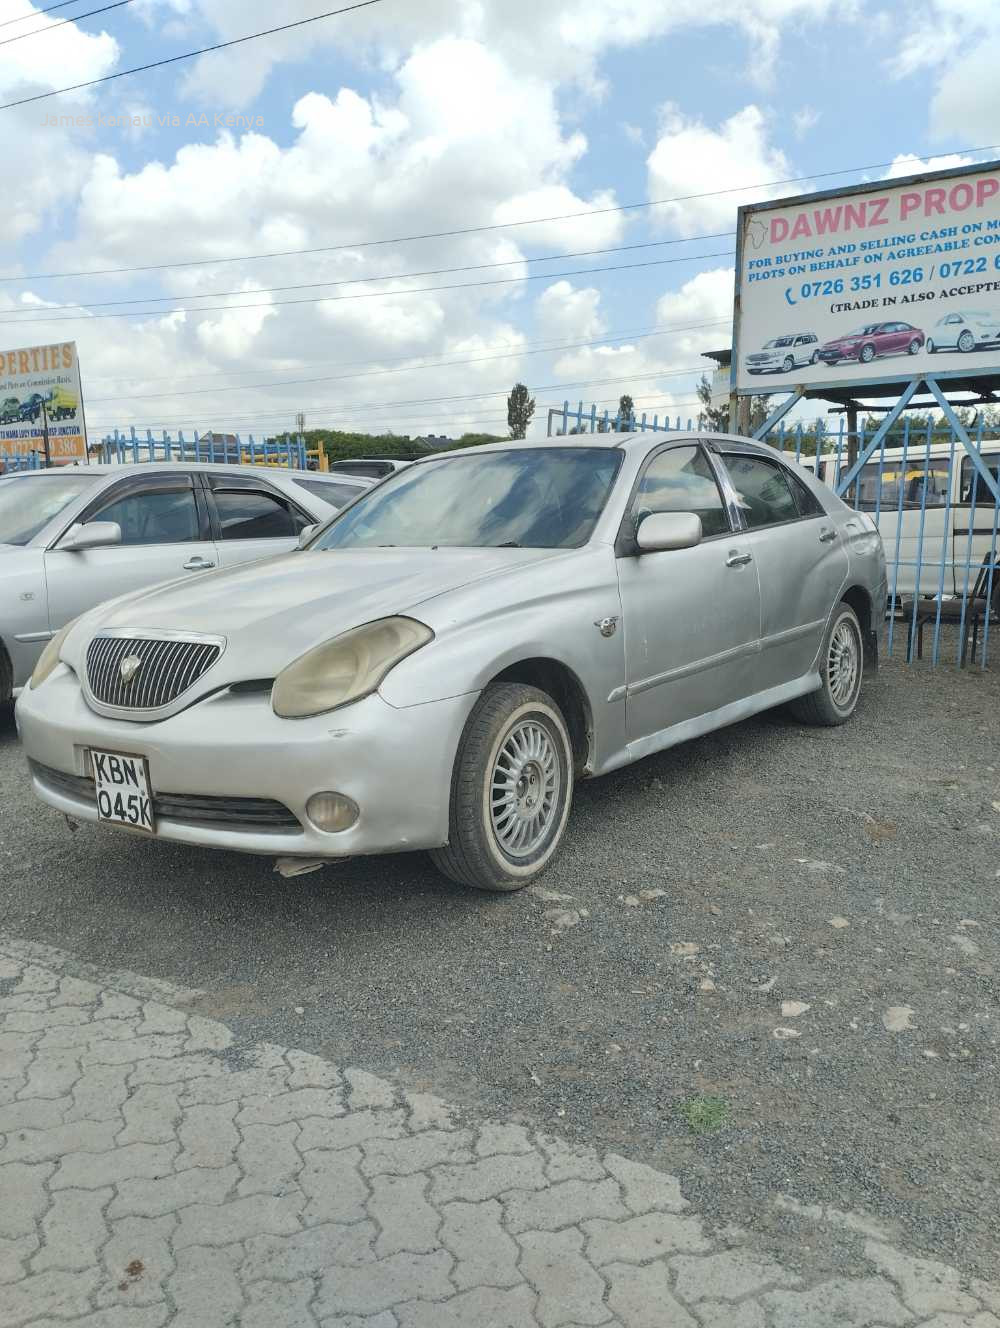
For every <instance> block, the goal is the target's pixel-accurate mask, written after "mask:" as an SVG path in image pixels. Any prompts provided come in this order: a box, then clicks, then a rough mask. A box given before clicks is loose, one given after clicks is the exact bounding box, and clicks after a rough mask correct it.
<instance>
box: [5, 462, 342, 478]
mask: <svg viewBox="0 0 1000 1328" xmlns="http://www.w3.org/2000/svg"><path fill="white" fill-rule="evenodd" d="M179 467H183V468H184V469H185V470H202V471H207V472H209V473H210V474H215V475H245V474H247V472H250V473H252V474H254V475H285V476H288V477H289V478H290V479H295V478H296V477H297V476H301V475H308V476H309V478H310V479H326V478H327V475H326V473H325V472H323V471H320V470H300V469H298V468H297V467H292V466H252V465H250V466H244V465H227V464H226V463H225V462H222V461H215V462H212V461H181V460H180V459H178V460H177V461H137V462H134V463H133V462H131V461H110V462H109V461H91V462H90V463H89V464H88V463H87V462H79V461H77V462H69V463H67V464H66V465H62V466H50V467H49V468H48V469H47V470H20V471H16V472H14V473H15V474H17V475H20V476H24V477H31V478H38V477H39V476H49V475H60V474H67V473H68V474H70V475H93V476H94V477H95V479H96V478H98V477H99V476H101V475H148V474H150V473H152V474H166V475H169V474H170V473H171V472H173V471H176V470H177V469H178V468H179ZM5 478H6V477H5Z"/></svg>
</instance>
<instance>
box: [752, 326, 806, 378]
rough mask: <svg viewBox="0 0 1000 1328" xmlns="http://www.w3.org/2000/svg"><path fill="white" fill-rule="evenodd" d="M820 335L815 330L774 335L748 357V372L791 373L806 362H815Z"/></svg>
mask: <svg viewBox="0 0 1000 1328" xmlns="http://www.w3.org/2000/svg"><path fill="white" fill-rule="evenodd" d="M818 347H819V337H817V336H816V334H815V332H789V333H787V334H786V335H785V336H781V337H772V338H771V340H770V341H765V342H764V344H763V346H761V348H760V350H757V351H754V352H753V353H752V354H750V355H748V356H747V357H746V366H747V373H752V374H762V373H791V372H792V370H793V369H799V368H801V367H802V365H804V364H815V363H816V358H817V354H818Z"/></svg>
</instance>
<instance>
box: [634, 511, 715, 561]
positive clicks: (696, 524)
mask: <svg viewBox="0 0 1000 1328" xmlns="http://www.w3.org/2000/svg"><path fill="white" fill-rule="evenodd" d="M635 539H636V543H637V544H638V546H639V552H640V553H659V552H661V551H662V550H665V549H691V548H694V546H695V545H696V544H700V543H701V517H700V516H698V514H697V512H650V513H649V514H648V515H647V516H645V517H643V519H642V521H640V522H639V529H638V530H637V531H636V535H635Z"/></svg>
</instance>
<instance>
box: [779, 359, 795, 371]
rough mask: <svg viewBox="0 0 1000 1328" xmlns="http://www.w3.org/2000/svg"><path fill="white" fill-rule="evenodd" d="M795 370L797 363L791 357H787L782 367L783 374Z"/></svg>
mask: <svg viewBox="0 0 1000 1328" xmlns="http://www.w3.org/2000/svg"><path fill="white" fill-rule="evenodd" d="M794 368H795V361H794V360H793V359H792V357H791V356H790V355H786V356H785V358H784V361H783V363H782V365H781V372H782V373H791V372H792V370H793V369H794Z"/></svg>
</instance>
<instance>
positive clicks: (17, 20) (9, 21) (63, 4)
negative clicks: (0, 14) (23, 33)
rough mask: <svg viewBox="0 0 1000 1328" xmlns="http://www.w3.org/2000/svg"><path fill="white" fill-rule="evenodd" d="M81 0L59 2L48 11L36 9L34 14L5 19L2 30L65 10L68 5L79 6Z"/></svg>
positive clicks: (0, 24)
mask: <svg viewBox="0 0 1000 1328" xmlns="http://www.w3.org/2000/svg"><path fill="white" fill-rule="evenodd" d="M78 3H79V0H59V4H57V5H49V7H48V9H36V10H35V12H34V13H33V14H21V15H20V17H18V18H5V19H4V20H3V22H2V23H0V28H8V27H10V25H11V24H12V23H25V22H27V20H28V19H29V18H38V16H39V15H40V14H51V12H52V10H53V9H65V8H66V6H67V5H75V4H78Z"/></svg>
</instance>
